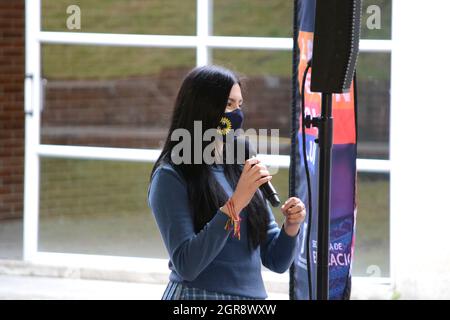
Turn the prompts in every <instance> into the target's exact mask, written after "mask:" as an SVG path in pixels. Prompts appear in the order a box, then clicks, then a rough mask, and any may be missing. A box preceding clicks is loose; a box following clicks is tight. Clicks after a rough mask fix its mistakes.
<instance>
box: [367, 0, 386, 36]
mask: <svg viewBox="0 0 450 320" xmlns="http://www.w3.org/2000/svg"><path fill="white" fill-rule="evenodd" d="M391 17H392V0H364V1H363V12H362V21H361V38H362V39H383V40H387V39H391V20H392V19H391Z"/></svg>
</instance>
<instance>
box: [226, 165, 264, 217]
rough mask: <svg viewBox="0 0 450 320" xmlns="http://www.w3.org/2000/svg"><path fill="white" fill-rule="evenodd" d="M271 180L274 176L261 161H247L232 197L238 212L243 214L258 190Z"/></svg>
mask: <svg viewBox="0 0 450 320" xmlns="http://www.w3.org/2000/svg"><path fill="white" fill-rule="evenodd" d="M270 180H272V176H271V175H270V174H269V171H268V170H267V168H266V166H265V165H263V164H262V163H261V161H260V160H258V159H257V158H250V159H248V160H247V161H245V165H244V168H243V170H242V173H241V177H240V178H239V181H238V183H237V185H236V190H235V191H234V193H233V195H232V196H231V198H232V200H233V202H234V206H235V210H236V212H237V213H239V212H241V210H242V209H244V208H245V207H246V206H247V205H248V204H249V203H250V201H251V200H252V198H253V195H254V194H255V192H256V190H258V188H259V187H260V186H261V185H262V184H264V183H266V182H268V181H270Z"/></svg>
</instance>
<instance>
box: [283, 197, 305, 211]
mask: <svg viewBox="0 0 450 320" xmlns="http://www.w3.org/2000/svg"><path fill="white" fill-rule="evenodd" d="M298 202H301V201H300V199H299V198H296V197H291V198H289V199H287V200H286V201H285V202H284V204H283V205H282V206H281V209H286V210H287V209H289V208H290V207H292V206H293V205H295V204H296V203H298Z"/></svg>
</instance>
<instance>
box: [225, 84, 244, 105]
mask: <svg viewBox="0 0 450 320" xmlns="http://www.w3.org/2000/svg"><path fill="white" fill-rule="evenodd" d="M228 98H229V99H230V100H235V101H236V100H242V93H241V87H240V86H239V85H238V84H235V85H233V87H232V88H231V91H230V96H229V97H228Z"/></svg>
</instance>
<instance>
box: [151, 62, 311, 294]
mask: <svg viewBox="0 0 450 320" xmlns="http://www.w3.org/2000/svg"><path fill="white" fill-rule="evenodd" d="M242 100H243V99H242V93H241V83H240V81H239V80H238V78H237V77H236V76H235V74H234V73H233V72H231V71H230V70H227V69H225V68H222V67H219V66H205V67H199V68H195V69H193V70H192V71H191V72H190V73H189V74H188V75H187V76H186V78H185V79H184V81H183V83H182V85H181V88H180V90H179V93H178V96H177V99H176V102H175V108H174V111H173V115H172V123H171V125H170V129H169V133H168V137H167V139H166V141H165V144H164V147H163V149H162V152H161V155H160V157H159V158H158V160H157V161H156V163H155V166H154V168H153V171H152V173H151V183H150V185H149V192H148V203H149V206H150V207H151V209H152V212H153V214H154V216H155V219H156V222H157V225H158V228H159V230H160V233H161V236H162V238H163V241H164V244H165V246H166V248H167V251H168V253H169V257H170V261H169V269H170V270H171V273H170V276H169V283H168V285H167V288H166V290H165V292H164V295H163V297H162V299H164V300H174V299H175V300H176V299H185V300H187V299H189V300H192V299H220V300H227V299H236V300H239V299H265V298H267V293H266V291H265V287H264V283H263V280H262V277H261V262H262V264H263V265H264V266H265V267H267V268H268V269H270V270H272V271H274V272H277V273H283V272H285V271H286V270H287V269H288V268H289V266H290V264H291V263H292V261H293V259H294V252H295V248H296V245H297V243H298V240H297V239H298V233H299V231H300V224H301V223H302V222H303V220H304V218H305V206H304V205H303V203H302V202H301V201H300V199H298V198H295V197H293V198H290V199H288V200H287V201H286V202H285V203H284V204H283V206H282V207H281V210H282V212H283V214H284V216H285V220H284V223H283V226H282V228H279V227H278V224H277V223H276V221H275V219H274V216H273V213H272V211H271V208H270V206H269V205H268V201H267V200H265V199H264V198H263V195H262V193H261V192H260V191H259V186H261V185H262V184H263V183H265V182H267V181H270V180H271V178H272V176H271V175H270V174H269V172H268V170H267V168H266V167H265V166H264V165H263V164H262V163H261V162H260V161H259V160H258V159H257V158H255V157H253V158H250V159H248V160H247V161H245V164H239V163H228V162H227V161H222V162H223V164H219V163H220V161H218V162H217V163H214V164H209V165H208V164H207V163H205V162H204V161H203V160H202V161H201V163H196V164H194V163H193V161H191V163H192V164H189V163H181V164H175V163H176V162H174V161H173V159H172V157H173V153H174V152H172V151H173V149H174V146H175V145H176V144H177V143H179V142H178V141H172V139H171V136H172V133H173V132H174V131H175V130H176V129H180V128H182V129H185V130H187V131H188V132H189V133H190V134H191V137H193V138H194V137H195V134H194V121H201V124H202V130H203V131H204V130H206V129H211V128H213V129H216V130H217V128H219V129H220V128H221V126H220V123H227V124H228V126H231V128H232V129H237V128H240V127H241V126H242V121H243V112H242V110H241V106H242ZM228 129H229V128H228ZM225 131H226V130H225ZM200 139H201V138H200ZM191 142H192V143H191V144H192V145H193V144H194V143H193V141H191ZM215 143H216V144H215V145H214V146H215V148H214V152H213V153H214V156H215V158H216V159H217V160H220V159H222V160H224V157H225V149H226V148H223V145H224V144H223V141H220V140H216V142H215ZM201 145H202V146H203V149H202V150H201V151H203V150H204V148H205V147H206V142H203V141H202V144H201ZM192 151H195V150H194V147H193V146H192ZM197 152H198V149H197Z"/></svg>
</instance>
